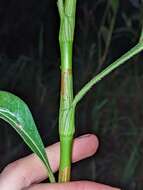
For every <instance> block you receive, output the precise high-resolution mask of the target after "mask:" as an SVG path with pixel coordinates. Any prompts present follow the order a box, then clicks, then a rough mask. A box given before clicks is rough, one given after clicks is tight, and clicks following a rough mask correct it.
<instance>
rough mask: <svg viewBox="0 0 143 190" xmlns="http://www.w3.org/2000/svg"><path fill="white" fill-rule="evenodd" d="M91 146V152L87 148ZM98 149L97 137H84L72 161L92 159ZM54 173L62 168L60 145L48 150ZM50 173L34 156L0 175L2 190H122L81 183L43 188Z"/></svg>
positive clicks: (74, 146)
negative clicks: (60, 166) (44, 181)
mask: <svg viewBox="0 0 143 190" xmlns="http://www.w3.org/2000/svg"><path fill="white" fill-rule="evenodd" d="M87 143H88V149H87V148H85V147H86V146H87ZM97 148H98V140H97V137H96V136H95V135H90V134H88V135H83V136H80V137H79V138H76V139H75V140H74V145H73V154H72V161H73V163H74V162H77V161H79V160H82V159H85V158H87V157H89V156H92V155H93V154H94V153H95V152H96V150H97ZM46 152H47V154H48V157H49V161H50V164H51V167H52V169H53V171H54V172H56V171H57V170H58V167H59V152H60V149H59V143H56V144H53V145H51V146H49V147H47V148H46ZM46 176H47V172H46V170H45V167H44V166H43V165H42V163H41V161H40V160H39V159H38V157H37V156H35V155H34V154H32V155H30V156H27V157H25V158H22V159H20V160H17V161H15V162H13V163H11V164H9V165H8V166H7V167H6V168H5V169H4V170H3V171H2V173H1V174H0V187H1V188H0V189H1V190H9V189H10V190H75V189H76V190H119V189H117V188H113V187H110V186H107V185H103V184H98V183H95V182H91V181H77V182H69V183H61V184H48V183H47V184H46V183H45V184H42V183H40V182H42V181H43V180H44V179H46Z"/></svg>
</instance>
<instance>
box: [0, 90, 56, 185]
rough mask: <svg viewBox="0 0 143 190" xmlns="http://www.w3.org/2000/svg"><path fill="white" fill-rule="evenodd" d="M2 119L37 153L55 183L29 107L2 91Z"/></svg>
mask: <svg viewBox="0 0 143 190" xmlns="http://www.w3.org/2000/svg"><path fill="white" fill-rule="evenodd" d="M0 118H1V119H3V120H5V121H6V122H8V123H9V124H10V125H11V126H12V127H13V128H14V129H15V130H16V131H17V133H18V134H19V135H20V136H21V137H22V139H23V140H24V141H25V143H26V144H27V145H28V146H29V147H30V149H31V150H32V151H33V152H35V153H36V154H37V155H38V157H39V158H40V159H41V161H42V162H43V163H44V165H45V166H46V168H47V171H48V176H49V179H50V181H51V182H55V179H54V176H53V173H52V170H51V168H50V165H49V162H48V158H47V155H46V152H45V149H44V145H43V142H42V140H41V137H40V135H39V133H38V130H37V128H36V125H35V122H34V120H33V117H32V115H31V112H30V110H29V108H28V106H27V105H26V104H25V103H24V102H23V101H22V100H21V99H20V98H18V97H17V96H15V95H13V94H11V93H9V92H5V91H0Z"/></svg>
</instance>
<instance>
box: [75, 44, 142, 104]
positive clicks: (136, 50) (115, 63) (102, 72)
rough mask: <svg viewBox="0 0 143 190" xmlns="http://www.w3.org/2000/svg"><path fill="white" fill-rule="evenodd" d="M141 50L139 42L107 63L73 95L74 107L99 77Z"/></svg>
mask: <svg viewBox="0 0 143 190" xmlns="http://www.w3.org/2000/svg"><path fill="white" fill-rule="evenodd" d="M142 50H143V44H142V43H141V42H140V43H138V44H137V45H136V46H134V47H133V48H132V49H130V50H129V51H128V52H127V53H125V54H124V55H122V56H121V57H120V58H119V59H117V60H116V61H115V62H113V63H112V64H111V65H109V66H108V67H107V68H105V69H104V70H103V71H101V72H100V73H99V74H97V75H96V76H95V77H93V78H92V79H91V80H90V81H89V82H88V83H87V84H86V85H85V86H84V87H83V88H82V89H81V90H80V91H79V92H78V93H77V95H76V96H75V98H74V100H73V107H76V105H77V103H78V102H79V101H80V100H81V99H82V98H83V97H84V96H85V95H86V93H87V92H88V91H89V90H90V89H91V88H92V87H93V86H94V85H95V84H96V83H97V82H99V81H100V80H101V79H103V78H104V77H105V76H106V75H108V74H109V73H111V72H112V71H113V70H115V69H116V68H117V67H119V66H120V65H122V64H124V63H125V62H126V61H127V60H129V59H130V58H132V57H133V56H134V55H136V54H138V53H139V52H141V51H142Z"/></svg>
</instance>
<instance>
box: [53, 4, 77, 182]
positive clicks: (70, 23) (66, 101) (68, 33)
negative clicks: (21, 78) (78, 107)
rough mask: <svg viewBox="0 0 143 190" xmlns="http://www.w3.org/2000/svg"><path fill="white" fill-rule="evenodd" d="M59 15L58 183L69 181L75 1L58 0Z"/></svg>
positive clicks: (71, 137) (72, 116) (72, 133)
mask: <svg viewBox="0 0 143 190" xmlns="http://www.w3.org/2000/svg"><path fill="white" fill-rule="evenodd" d="M57 4H58V9H59V15H60V22H61V23H60V33H59V42H60V51H61V94H60V113H59V134H60V167H59V182H67V181H69V180H70V171H71V153H72V142H73V135H74V131H75V126H74V109H73V107H72V102H73V77H72V48H73V38H74V28H75V12H76V0H64V1H63V0H58V3H57Z"/></svg>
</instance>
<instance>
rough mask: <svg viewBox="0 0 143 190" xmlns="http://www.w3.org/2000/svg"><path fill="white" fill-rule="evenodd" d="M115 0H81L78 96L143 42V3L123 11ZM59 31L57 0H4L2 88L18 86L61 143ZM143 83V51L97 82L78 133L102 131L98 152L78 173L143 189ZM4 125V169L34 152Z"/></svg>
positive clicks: (47, 137)
mask: <svg viewBox="0 0 143 190" xmlns="http://www.w3.org/2000/svg"><path fill="white" fill-rule="evenodd" d="M114 2H115V1H114V0H113V1H107V0H97V1H93V0H88V1H87V0H78V6H77V21H76V32H75V43H74V59H73V62H74V66H73V70H74V92H75V94H76V93H77V92H78V91H79V89H81V87H82V86H83V85H84V84H85V83H86V82H87V81H89V79H91V78H92V77H93V76H94V75H95V74H96V73H98V72H99V71H101V69H102V68H105V67H106V66H107V65H109V64H110V63H111V62H113V61H114V60H116V58H118V57H120V56H121V55H122V54H123V53H125V52H126V51H127V50H129V49H130V48H131V47H133V46H134V45H135V44H136V43H137V42H138V40H139V37H140V32H141V25H142V21H143V17H142V12H143V11H142V10H143V9H142V5H141V2H140V1H137V0H136V1H135V0H131V1H129V0H128V1H124V0H120V1H119V2H120V3H119V7H118V10H116V8H115V7H114V5H113V4H114ZM116 11H117V12H116ZM58 31H59V16H58V11H57V7H56V1H55V0H42V1H40V2H39V1H36V0H31V1H28V0H20V1H18V0H5V1H1V2H0V89H1V90H7V91H10V92H13V93H14V94H16V95H18V96H19V97H21V98H22V99H23V100H24V101H25V102H26V103H27V104H28V106H29V107H30V109H31V111H32V114H33V116H34V118H35V121H36V124H37V127H38V129H39V132H40V134H41V136H42V139H43V141H44V143H45V145H49V144H52V143H54V142H56V141H58V109H59V89H60V87H59V85H60V68H59V66H60V52H59V44H58ZM142 87H143V59H142V53H140V54H139V55H137V56H135V57H134V58H133V59H131V60H129V61H128V62H127V64H125V65H124V66H121V67H120V68H119V69H118V70H116V71H114V72H113V73H112V74H111V75H109V76H107V77H106V78H105V79H104V80H102V81H101V82H100V83H99V84H97V85H96V87H94V88H92V90H90V92H89V93H88V94H87V96H86V97H84V99H83V100H82V101H81V102H80V103H79V105H78V107H77V110H76V111H77V112H76V136H78V135H80V134H85V133H87V132H91V133H94V134H97V136H98V137H99V139H100V147H99V150H98V152H97V154H96V155H95V156H93V157H92V158H90V159H87V160H86V161H82V162H80V164H76V165H74V167H73V172H72V176H73V179H89V180H94V181H97V182H102V183H106V184H110V185H114V186H118V187H122V188H124V189H127V190H142V189H143V172H142V171H143V162H142V158H143V148H142V147H143V146H142V144H143V129H142V127H143V121H142V118H143V89H142ZM0 125H1V126H2V127H1V128H0V170H2V169H3V168H4V167H5V166H6V165H7V164H8V163H10V162H12V161H14V160H16V159H18V158H20V157H23V156H25V155H27V154H29V153H30V151H29V149H28V148H27V146H26V145H25V144H24V143H23V141H22V140H21V139H20V138H19V136H18V135H17V134H16V132H15V131H13V129H12V128H11V127H9V126H8V125H7V124H6V123H5V122H3V121H1V124H0ZM3 126H4V127H3ZM87 147H88V145H87ZM87 147H86V148H87Z"/></svg>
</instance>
